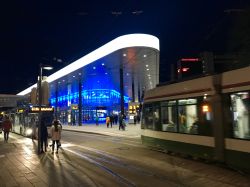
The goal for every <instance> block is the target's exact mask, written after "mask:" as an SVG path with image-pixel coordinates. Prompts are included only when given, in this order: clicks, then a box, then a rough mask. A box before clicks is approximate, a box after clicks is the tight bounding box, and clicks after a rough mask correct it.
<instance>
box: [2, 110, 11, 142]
mask: <svg viewBox="0 0 250 187" xmlns="http://www.w3.org/2000/svg"><path fill="white" fill-rule="evenodd" d="M2 126H3V131H4V141H5V142H8V139H9V132H10V130H11V129H12V123H11V121H10V119H9V116H7V115H5V117H4V121H3V124H2Z"/></svg>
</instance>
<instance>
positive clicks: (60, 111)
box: [50, 48, 159, 125]
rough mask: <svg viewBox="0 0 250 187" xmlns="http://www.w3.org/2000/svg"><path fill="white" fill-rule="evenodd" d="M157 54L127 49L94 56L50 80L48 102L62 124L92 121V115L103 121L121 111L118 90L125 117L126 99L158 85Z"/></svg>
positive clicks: (139, 96)
mask: <svg viewBox="0 0 250 187" xmlns="http://www.w3.org/2000/svg"><path fill="white" fill-rule="evenodd" d="M142 51H144V52H145V53H146V54H147V55H141V54H142ZM139 52H140V53H139ZM125 53H127V54H128V56H126V55H124V56H123V55H121V54H125ZM130 53H131V54H130ZM143 54H144V53H143ZM149 54H150V55H149ZM131 55H132V56H133V59H130V60H131V61H132V62H128V57H129V58H132V57H130V56H131ZM158 55H159V52H158V51H155V50H153V49H146V48H143V49H140V48H138V49H135V48H130V49H129V50H122V51H118V52H115V53H114V54H110V55H109V56H107V57H104V58H101V59H98V60H96V61H94V62H92V63H91V64H88V65H86V66H84V67H82V68H80V69H78V70H76V71H74V72H72V73H70V74H68V75H66V76H64V77H61V78H60V79H58V80H56V81H54V82H52V83H50V104H51V105H52V106H53V107H55V108H56V114H57V117H58V118H59V120H60V121H61V122H62V123H63V124H72V125H78V124H83V123H95V120H96V116H98V119H99V121H100V122H104V121H105V118H106V117H107V116H108V115H118V113H119V112H121V94H120V92H121V89H122V91H123V93H124V94H123V96H124V111H125V115H126V116H127V115H128V104H129V102H139V101H141V99H142V97H143V92H144V91H145V90H147V89H151V88H153V87H155V85H156V84H158V82H159V81H158V80H159V74H158V68H157V67H158V58H157V57H158ZM121 56H122V58H121ZM142 62H143V63H142ZM121 65H122V72H121ZM121 75H122V79H121ZM121 81H123V87H122V88H121V87H120V84H121ZM79 120H81V121H79Z"/></svg>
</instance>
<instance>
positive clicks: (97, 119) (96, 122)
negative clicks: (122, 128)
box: [95, 115, 99, 126]
mask: <svg viewBox="0 0 250 187" xmlns="http://www.w3.org/2000/svg"><path fill="white" fill-rule="evenodd" d="M95 124H96V126H98V125H99V117H98V115H96V117H95Z"/></svg>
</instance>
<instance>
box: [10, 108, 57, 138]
mask: <svg viewBox="0 0 250 187" xmlns="http://www.w3.org/2000/svg"><path fill="white" fill-rule="evenodd" d="M53 114H54V109H53V107H45V106H42V107H41V117H42V119H43V120H44V121H45V124H46V126H47V129H48V134H49V136H50V134H51V133H50V127H51V125H52V121H53V118H54V117H53ZM9 116H10V118H11V120H12V123H13V127H12V132H14V133H16V134H20V135H23V136H27V137H32V136H33V138H37V129H38V122H39V107H37V106H28V107H22V108H20V107H19V108H16V109H14V110H12V111H11V112H9Z"/></svg>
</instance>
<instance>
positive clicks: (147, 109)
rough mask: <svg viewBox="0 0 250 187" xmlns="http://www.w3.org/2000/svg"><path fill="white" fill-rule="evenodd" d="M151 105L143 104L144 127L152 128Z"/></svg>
mask: <svg viewBox="0 0 250 187" xmlns="http://www.w3.org/2000/svg"><path fill="white" fill-rule="evenodd" d="M153 122H154V117H153V106H152V105H145V107H144V123H145V124H144V125H145V128H146V129H153Z"/></svg>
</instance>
